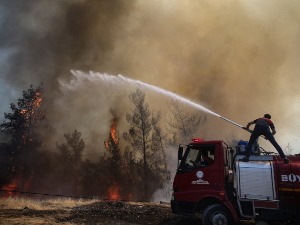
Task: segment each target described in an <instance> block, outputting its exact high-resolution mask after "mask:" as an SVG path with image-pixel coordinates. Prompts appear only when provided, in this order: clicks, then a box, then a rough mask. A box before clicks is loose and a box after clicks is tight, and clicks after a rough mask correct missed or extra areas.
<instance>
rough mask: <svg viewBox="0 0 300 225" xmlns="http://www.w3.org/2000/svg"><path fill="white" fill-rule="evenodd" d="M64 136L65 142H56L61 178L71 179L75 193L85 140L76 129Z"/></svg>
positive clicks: (75, 193)
mask: <svg viewBox="0 0 300 225" xmlns="http://www.w3.org/2000/svg"><path fill="white" fill-rule="evenodd" d="M64 138H65V139H66V143H63V144H61V145H59V144H57V148H58V149H59V151H60V156H61V162H62V163H63V175H64V177H63V178H64V180H65V181H72V183H73V194H74V195H77V194H78V192H79V183H80V179H81V176H80V175H81V166H82V155H83V151H84V148H85V142H84V140H83V139H82V138H81V133H80V132H79V131H77V130H76V129H75V130H74V132H73V133H66V134H64Z"/></svg>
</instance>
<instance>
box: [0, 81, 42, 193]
mask: <svg viewBox="0 0 300 225" xmlns="http://www.w3.org/2000/svg"><path fill="white" fill-rule="evenodd" d="M43 102H44V98H43V84H40V85H39V86H38V87H37V88H33V86H32V85H31V86H30V88H29V89H28V90H26V91H23V97H22V98H20V99H18V102H17V105H15V104H13V103H12V104H11V105H10V108H11V110H12V112H11V113H5V114H4V118H5V121H3V123H2V124H1V125H0V127H1V132H3V133H4V134H6V135H7V136H8V137H9V138H10V144H9V151H7V152H8V155H7V157H8V159H9V161H10V162H11V166H10V171H9V173H10V174H9V175H10V176H11V177H13V176H20V177H21V182H20V187H19V188H20V190H21V191H23V189H24V185H25V181H26V180H28V179H29V177H30V176H31V174H32V172H33V171H32V168H33V167H32V165H33V161H34V155H35V153H36V151H37V149H38V148H39V147H41V146H42V145H43V137H42V136H41V135H40V128H41V124H42V122H43V121H44V120H45V117H46V113H45V111H44V110H43V107H42V106H43Z"/></svg>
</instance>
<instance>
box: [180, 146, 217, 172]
mask: <svg viewBox="0 0 300 225" xmlns="http://www.w3.org/2000/svg"><path fill="white" fill-rule="evenodd" d="M214 160H215V145H189V146H188V147H187V149H186V151H185V153H184V156H183V159H182V161H181V163H180V165H179V168H178V169H182V170H185V169H193V168H198V167H207V166H210V165H212V164H213V163H214Z"/></svg>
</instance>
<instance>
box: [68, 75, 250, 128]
mask: <svg viewBox="0 0 300 225" xmlns="http://www.w3.org/2000/svg"><path fill="white" fill-rule="evenodd" d="M71 73H72V74H73V75H74V76H75V77H76V78H77V79H78V81H81V80H92V81H93V80H99V79H100V80H102V81H105V82H106V83H111V84H113V85H123V84H124V83H127V84H134V85H137V86H143V87H146V88H148V89H150V90H152V91H155V92H156V93H158V94H163V95H165V96H169V97H171V98H175V99H177V100H179V101H181V102H183V103H186V104H188V105H190V106H192V107H194V108H196V109H199V110H201V111H203V112H206V113H209V114H211V115H213V116H216V117H219V118H221V119H223V120H225V121H227V122H229V123H231V124H234V125H236V126H238V127H240V128H243V129H244V127H243V126H242V125H240V124H238V123H236V122H234V121H232V120H229V119H227V118H225V117H223V116H221V115H219V114H217V113H215V112H213V111H211V110H209V109H207V108H205V107H204V106H202V105H200V104H197V103H195V102H193V101H191V100H189V99H187V98H184V97H182V96H180V95H177V94H175V93H173V92H171V91H167V90H164V89H162V88H160V87H157V86H154V85H150V84H147V83H144V82H142V81H139V80H133V79H130V78H128V77H124V76H122V75H118V76H113V75H107V74H102V73H96V72H92V71H90V72H89V73H84V72H82V71H80V70H71ZM73 85H74V83H73ZM247 131H249V132H251V131H250V130H247Z"/></svg>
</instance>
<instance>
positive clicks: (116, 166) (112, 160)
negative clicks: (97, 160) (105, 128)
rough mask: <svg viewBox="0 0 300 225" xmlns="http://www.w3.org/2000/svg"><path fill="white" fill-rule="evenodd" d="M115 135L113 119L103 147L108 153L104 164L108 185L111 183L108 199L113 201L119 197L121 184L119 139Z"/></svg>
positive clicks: (115, 121)
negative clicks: (107, 171) (106, 167)
mask: <svg viewBox="0 0 300 225" xmlns="http://www.w3.org/2000/svg"><path fill="white" fill-rule="evenodd" d="M117 133H118V132H117V119H116V118H114V119H113V121H112V125H111V128H110V132H109V136H108V139H106V140H105V141H104V146H105V148H106V150H107V151H108V152H109V153H110V157H109V158H107V160H106V164H107V165H108V167H109V168H110V172H109V176H110V183H112V184H110V186H109V187H108V197H109V198H110V199H113V200H117V199H119V198H120V197H121V196H120V194H121V193H120V186H119V184H118V183H120V182H122V176H121V167H122V161H121V151H120V147H119V137H118V134H117Z"/></svg>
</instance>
